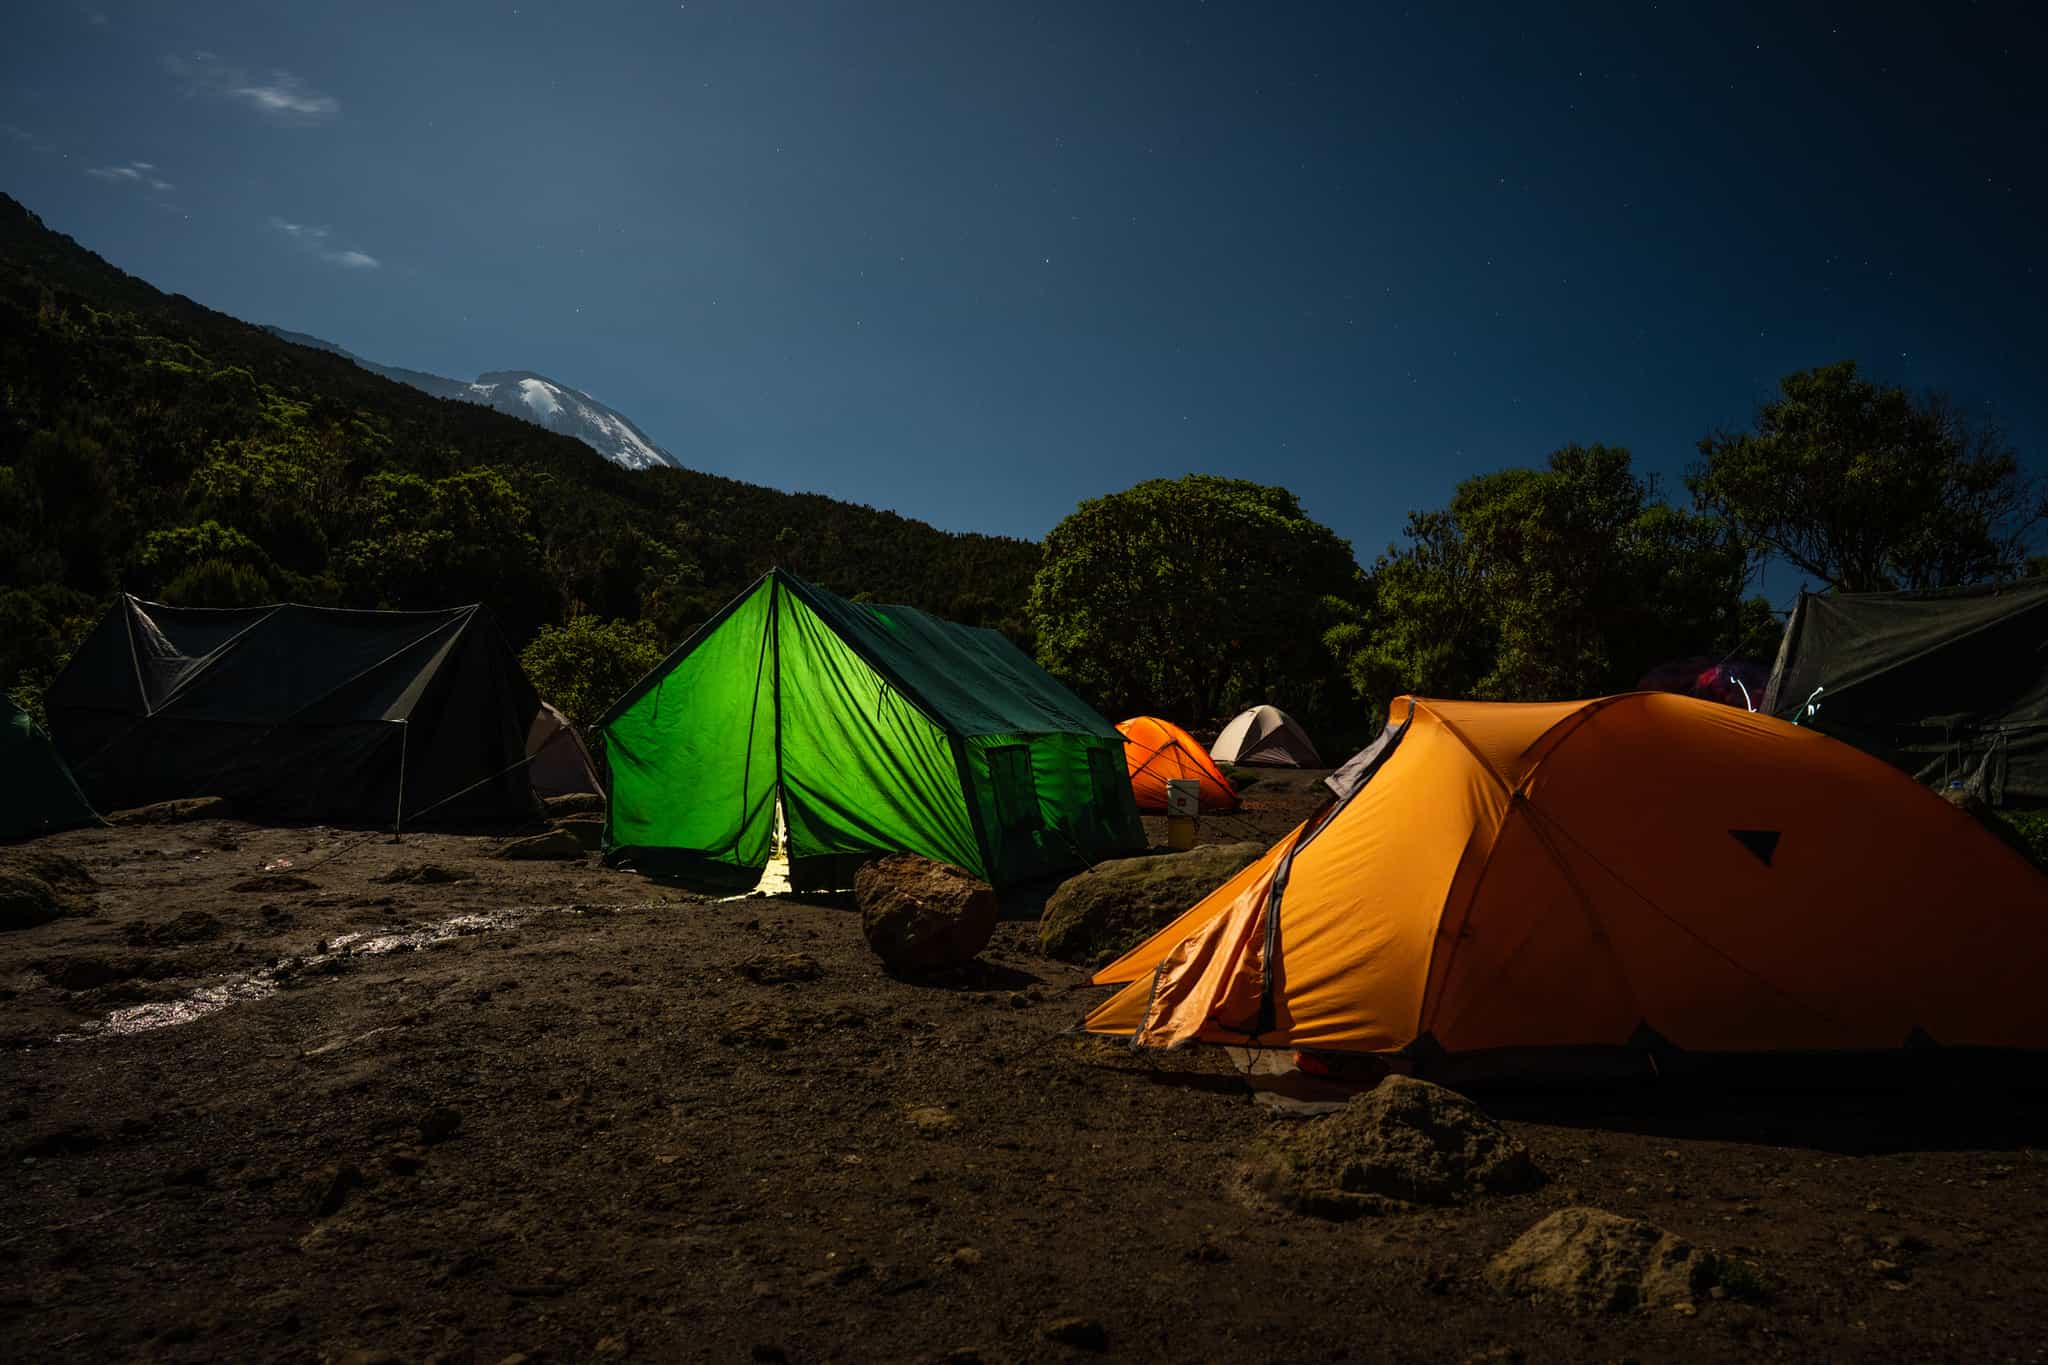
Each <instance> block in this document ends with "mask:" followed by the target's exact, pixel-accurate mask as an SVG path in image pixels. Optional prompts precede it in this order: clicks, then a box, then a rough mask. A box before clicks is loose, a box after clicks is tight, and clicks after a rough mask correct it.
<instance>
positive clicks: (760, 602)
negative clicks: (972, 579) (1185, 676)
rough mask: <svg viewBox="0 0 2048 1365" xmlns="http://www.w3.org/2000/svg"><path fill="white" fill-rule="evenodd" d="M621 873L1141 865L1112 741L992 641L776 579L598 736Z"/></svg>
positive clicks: (660, 672) (916, 614)
mask: <svg viewBox="0 0 2048 1365" xmlns="http://www.w3.org/2000/svg"><path fill="white" fill-rule="evenodd" d="M598 730H599V734H600V735H601V737H602V740H603V744H602V748H601V749H600V753H599V760H600V762H601V763H602V764H603V765H604V768H605V774H606V781H607V784H608V786H609V787H610V791H609V793H608V794H609V796H610V805H609V814H608V816H607V819H608V822H609V823H608V825H607V831H606V832H607V843H608V846H609V848H610V849H611V858H612V860H613V861H614V862H619V861H631V862H632V863H633V864H634V865H635V866H636V867H639V868H641V869H642V870H644V871H649V872H657V873H667V874H671V875H677V876H681V877H685V878H691V877H694V878H696V879H698V880H700V881H703V882H705V883H707V884H712V883H716V884H726V885H730V884H733V883H745V882H748V881H751V880H752V878H753V876H755V875H757V874H758V873H759V871H760V869H761V868H763V867H764V866H765V865H766V864H767V862H768V857H769V851H770V845H771V843H772V841H773V835H774V822H775V807H776V804H777V801H778V799H779V801H780V804H781V807H782V812H783V820H784V823H785V826H786V829H787V834H788V844H789V849H788V851H789V859H790V877H791V881H792V883H793V884H795V885H797V886H798V887H802V886H804V885H807V884H808V885H813V886H815V885H829V884H838V885H846V884H848V881H849V880H850V875H849V874H850V869H851V867H852V865H854V864H856V863H857V862H858V861H859V860H861V859H863V858H866V857H869V856H872V855H873V854H874V853H877V852H897V851H901V852H909V853H918V854H922V855H924V856H926V857H929V858H935V859H938V860H939V861H941V862H946V863H951V864H952V865H954V866H955V867H959V868H962V869H964V870H966V871H968V872H971V873H973V874H974V875H975V876H977V877H981V878H984V879H985V880H987V881H989V882H991V883H993V884H995V885H998V886H1002V885H1008V884H1011V883H1015V882H1018V881H1024V880H1028V879H1030V878H1032V877H1035V876H1039V875H1042V874H1045V873H1049V872H1055V871H1059V870H1062V869H1066V868H1072V867H1077V866H1080V865H1082V864H1083V863H1087V862H1091V861H1093V860H1094V859H1097V858H1100V857H1102V856H1104V855H1107V854H1114V853H1124V852H1131V851H1136V850H1138V849H1141V848H1143V847H1144V830H1143V827H1142V826H1141V825H1140V824H1139V823H1138V813H1137V808H1136V806H1135V805H1134V804H1133V802H1132V798H1131V784H1130V778H1129V774H1128V771H1127V769H1126V765H1125V762H1124V739H1123V736H1122V735H1121V734H1119V733H1117V730H1116V727H1115V726H1113V725H1111V724H1110V723H1109V722H1108V721H1106V720H1104V719H1103V718H1102V717H1101V716H1099V715H1097V714H1096V713H1095V712H1094V711H1093V710H1091V709H1090V708H1089V706H1088V705H1087V703H1085V702H1083V701H1082V700H1081V699H1080V698H1079V697H1076V696H1075V695H1074V694H1073V693H1072V692H1070V691H1068V690H1067V689H1066V688H1065V687H1063V686H1061V685H1060V684H1059V683H1058V682H1057V681H1055V680H1054V679H1053V678H1052V676H1051V675H1050V674H1048V673H1046V671H1045V670H1044V669H1042V668H1040V667H1039V666H1038V665H1037V664H1035V663H1033V662H1032V661H1031V660H1030V659H1029V658H1027V657H1025V655H1024V654H1023V652H1022V651H1020V650H1019V649H1018V648H1017V647H1016V646H1015V645H1013V644H1011V643H1010V642H1009V641H1008V640H1007V639H1005V638H1004V637H1003V636H1002V635H1000V634H998V633H997V632H995V631H993V630H980V629H975V628H973V627H969V626H961V625H955V624H954V623H952V622H950V621H943V620H940V619H939V618H938V617H935V616H931V615H928V614H926V613H924V612H922V611H918V610H915V609H913V608H910V607H894V606H889V607H885V606H871V605H868V604H866V603H859V602H849V601H847V600H846V599H844V598H842V597H837V596H834V595H833V594H832V593H829V592H826V591H825V590H824V589H822V588H818V587H815V586H813V585H812V584H809V583H806V582H805V581H804V580H802V579H800V578H798V577H796V576H795V575H793V574H790V573H786V572H784V571H782V570H779V569H777V570H771V571H770V572H769V573H767V574H764V575H763V576H762V577H761V578H760V580H759V581H757V582H756V583H755V584H754V585H753V586H752V587H751V588H749V589H747V591H745V592H744V593H742V594H740V596H739V597H738V598H736V599H734V601H733V602H731V603H730V604H729V605H728V606H726V608H725V609H724V610H723V611H721V612H720V613H719V614H718V615H717V616H715V617H713V618H712V619H711V620H710V621H708V622H706V623H705V625H704V626H703V628H702V629H700V630H699V631H698V632H697V633H696V634H695V635H693V636H692V637H691V638H690V639H689V640H687V641H686V642H684V644H683V645H682V646H681V647H680V648H679V649H677V650H676V651H675V652H674V653H672V654H670V655H669V656H668V657H667V658H666V659H664V660H662V662H661V663H660V664H659V665H658V666H657V667H656V668H655V669H654V671H653V672H651V673H649V674H648V675H647V677H645V678H643V679H642V680H641V681H640V682H639V683H638V684H636V685H635V686H634V688H633V689H632V691H630V692H628V693H627V694H626V695H625V696H624V697H623V698H621V699H620V701H619V702H618V704H617V705H615V706H614V707H613V708H612V710H611V712H610V713H609V714H608V715H607V716H606V717H605V718H604V720H603V721H602V722H600V724H599V727H598Z"/></svg>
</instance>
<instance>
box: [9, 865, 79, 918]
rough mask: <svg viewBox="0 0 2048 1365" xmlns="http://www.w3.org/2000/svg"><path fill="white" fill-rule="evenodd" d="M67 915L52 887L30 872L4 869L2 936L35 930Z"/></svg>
mask: <svg viewBox="0 0 2048 1365" xmlns="http://www.w3.org/2000/svg"><path fill="white" fill-rule="evenodd" d="M63 913H64V907H63V906H62V905H60V904H58V902H57V896H56V893H55V892H54V891H52V890H51V889H50V884H49V883H48V882H46V881H44V880H43V879H42V878H41V877H32V876H30V875H29V874H28V873H26V872H19V871H15V870H13V869H11V868H0V933H4V932H7V931H10V930H14V929H33V928H35V927H36V926H37V925H38V924H48V923H49V922H50V921H51V920H53V919H56V918H57V917H58V916H60V915H62V914H63Z"/></svg>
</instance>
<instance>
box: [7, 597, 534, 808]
mask: <svg viewBox="0 0 2048 1365" xmlns="http://www.w3.org/2000/svg"><path fill="white" fill-rule="evenodd" d="M46 705H47V708H48V711H49V716H50V729H51V733H52V737H53V738H54V739H55V740H56V742H57V747H58V750H59V752H61V753H62V754H63V756H64V757H65V759H66V760H67V761H68V762H69V763H70V764H71V770H72V771H73V772H74V773H75V774H77V776H78V780H79V783H80V785H81V786H83V787H84V788H85V790H86V792H87V794H88V795H90V796H91V797H92V798H93V800H94V801H95V802H96V803H97V804H98V805H99V807H100V808H101V809H102V810H117V809H121V808H123V807H130V806H140V805H148V804H150V803H153V802H157V801H169V800H174V799H177V798H180V797H189V796H222V797H226V798H227V799H228V800H229V801H230V802H232V803H233V804H234V806H235V807H236V810H237V812H238V813H239V814H242V815H244V816H247V817H249V818H254V819H265V818H269V819H307V820H310V819H324V820H351V821H362V822H365V823H372V824H380V825H390V824H392V823H394V821H396V820H398V819H399V818H400V817H401V815H402V816H403V818H404V819H406V820H408V821H409V820H411V819H414V818H418V817H421V816H431V817H432V818H437V819H450V818H476V817H483V816H499V815H515V814H524V813H526V812H529V811H531V810H532V809H533V794H532V790H531V788H529V786H528V785H527V779H526V772H525V766H524V759H525V756H526V736H527V731H528V729H529V727H530V726H531V724H532V722H533V718H534V714H535V712H536V711H538V710H539V708H540V701H539V698H538V697H536V696H535V695H534V690H533V687H532V685H531V684H529V683H528V682H527V680H526V675H525V674H524V673H523V672H522V671H521V670H520V667H519V661H518V659H517V658H515V657H514V656H513V654H512V650H511V648H510V647H509V646H508V645H507V644H506V643H505V639H504V637H503V636H502V635H501V634H500V633H499V631H498V628H497V625H496V623H495V622H494V621H493V620H492V619H491V616H490V613H489V612H488V611H486V610H485V609H484V608H483V607H481V606H467V607H454V608H450V609H448V610H446V611H336V610H330V609H327V608H323V607H304V606H297V605H284V606H268V607H247V608H235V609H229V610H207V609H196V608H188V607H168V606H164V605H162V604H160V603H156V602H144V601H140V600H138V599H137V598H134V597H126V596H124V597H122V598H121V599H120V600H119V601H118V602H116V603H115V604H114V607H113V609H112V610H111V611H109V612H108V613H107V614H106V616H104V617H102V618H101V620H100V622H99V624H98V625H97V626H95V627H94V628H93V631H92V633H91V634H90V635H88V636H87V637H86V639H85V641H84V642H83V643H82V644H80V645H79V647H78V650H77V652H76V653H74V654H73V655H72V656H71V662H70V663H69V664H68V665H66V666H65V669H64V671H63V672H62V673H61V674H59V675H58V677H57V680H56V682H55V683H53V684H52V685H51V688H50V694H49V699H48V702H47V703H46ZM401 782H402V783H403V800H402V801H401V799H400V796H401V792H400V784H401Z"/></svg>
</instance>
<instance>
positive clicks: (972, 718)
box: [776, 570, 1123, 744]
mask: <svg viewBox="0 0 2048 1365" xmlns="http://www.w3.org/2000/svg"><path fill="white" fill-rule="evenodd" d="M776 573H777V574H778V575H779V576H780V577H781V579H782V581H783V584H784V585H785V586H786V587H788V588H789V590H790V591H792V592H794V593H795V594H796V595H797V596H799V597H800V598H802V599H803V601H804V603H805V605H807V606H809V607H810V609H811V610H812V611H815V612H817V613H818V615H819V616H820V617H822V618H824V620H825V621H826V623H827V624H829V625H830V626H831V627H832V628H833V629H834V630H836V631H838V632H839V634H840V636H841V637H842V638H843V639H845V640H846V641H847V642H848V643H849V644H851V645H852V646H853V647H854V648H855V649H856V650H858V651H859V652H860V653H861V655H862V656H863V657H865V658H866V659H867V661H868V663H869V664H871V665H873V666H874V669H875V671H876V672H878V673H880V674H881V675H882V676H883V677H885V678H888V679H889V680H890V681H891V682H893V683H894V684H895V685H896V687H897V689H898V690H899V691H901V692H902V693H903V694H904V695H905V696H907V697H909V698H910V699H911V700H912V701H915V702H916V703H917V704H918V705H919V706H921V707H923V708H924V710H925V711H926V712H928V713H929V714H930V715H931V717H932V719H933V720H936V721H937V722H939V724H941V725H943V726H944V727H945V728H946V729H948V730H950V731H952V732H953V733H954V734H956V735H961V736H969V737H971V736H974V735H1053V734H1069V735H1094V736H1096V737H1097V738H1099V739H1108V740H1114V741H1115V742H1116V743H1118V744H1121V743H1123V735H1122V734H1121V733H1120V732H1119V731H1118V730H1117V728H1116V727H1115V726H1114V725H1111V724H1110V723H1109V722H1108V721H1106V720H1104V719H1103V718H1102V717H1101V716H1100V715H1098V714H1097V713H1096V712H1095V711H1094V710H1093V709H1092V708H1091V707H1090V706H1089V705H1088V703H1086V702H1084V701H1082V700H1081V699H1080V698H1079V697H1077V696H1075V695H1074V694H1073V693H1072V692H1070V691H1068V690H1067V688H1066V687H1065V686H1063V685H1062V684H1061V683H1060V682H1059V681H1058V680H1056V679H1055V678H1054V677H1053V676H1052V675H1051V674H1050V673H1047V672H1046V671H1045V670H1044V669H1042V668H1040V667H1039V666H1038V664H1037V663H1036V662H1034V661H1033V660H1032V659H1030V658H1029V657H1027V656H1026V655H1025V653H1024V651H1023V650H1021V649H1018V648H1017V646H1015V645H1013V644H1011V643H1010V641H1009V638H1008V637H1007V636H1005V635H1003V634H1002V632H1000V631H994V630H984V629H982V628H980V627H977V626H963V625H960V624H958V623H957V622H953V621H947V620H944V619H942V618H940V617H937V616H933V615H932V614H931V613H929V612H924V611H919V610H918V609H917V608H916V607H894V606H875V605H872V604H869V603H865V602H850V601H848V600H847V599H846V598H844V597H840V596H837V595H836V594H833V593H829V592H826V591H825V590H824V589H823V588H819V587H817V586H815V585H813V584H810V583H806V582H804V581H803V580H802V579H800V578H798V577H796V576H795V575H794V574H789V573H783V572H781V571H780V570H777V571H776Z"/></svg>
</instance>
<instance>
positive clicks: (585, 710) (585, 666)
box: [519, 616, 661, 726]
mask: <svg viewBox="0 0 2048 1365" xmlns="http://www.w3.org/2000/svg"><path fill="white" fill-rule="evenodd" d="M660 662H661V646H660V645H658V644H656V643H655V640H654V635H653V633H652V632H651V631H650V630H649V629H648V628H647V627H646V626H645V625H644V624H642V623H640V622H637V621H600V620H599V619H598V618H597V617H595V616H576V617H572V618H570V620H569V623H568V624H567V625H562V626H542V627H541V628H540V632H539V633H538V634H536V635H535V636H534V637H533V639H532V641H531V642H529V643H528V644H527V646H526V648H525V649H524V650H522V651H521V652H520V655H519V663H520V665H521V666H522V667H523V668H525V670H526V676H527V677H529V678H531V679H532V680H533V685H534V686H535V687H536V688H538V689H539V691H540V694H541V696H543V697H545V698H547V699H548V700H549V701H551V702H553V703H554V704H555V705H556V706H558V707H560V708H561V710H562V713H563V714H564V715H566V716H567V717H568V718H569V719H570V720H571V721H573V722H575V723H576V724H577V725H578V726H587V725H590V724H592V723H594V722H595V721H596V720H597V719H598V717H600V716H602V715H603V714H604V713H605V711H606V710H607V709H608V708H609V707H610V706H611V704H612V703H613V702H615V701H617V700H618V699H619V698H620V697H622V696H624V695H625V694H626V690H627V689H628V688H630V687H631V686H632V685H633V684H634V683H636V682H638V681H639V680H640V679H641V678H642V677H644V676H646V674H647V672H648V670H649V669H651V668H653V667H654V666H655V665H656V664H658V663H660Z"/></svg>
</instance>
